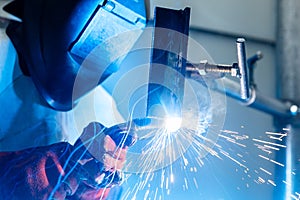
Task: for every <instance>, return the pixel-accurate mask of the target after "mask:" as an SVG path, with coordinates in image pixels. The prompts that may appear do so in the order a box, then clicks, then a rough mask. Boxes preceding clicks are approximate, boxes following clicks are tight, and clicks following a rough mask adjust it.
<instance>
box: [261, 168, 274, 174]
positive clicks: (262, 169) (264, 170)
mask: <svg viewBox="0 0 300 200" xmlns="http://www.w3.org/2000/svg"><path fill="white" fill-rule="evenodd" d="M259 169H260V170H261V171H263V172H265V173H267V174H269V175H270V176H271V175H272V173H271V172H269V171H268V170H266V169H264V168H262V167H260V168H259Z"/></svg>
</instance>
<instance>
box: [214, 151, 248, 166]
mask: <svg viewBox="0 0 300 200" xmlns="http://www.w3.org/2000/svg"><path fill="white" fill-rule="evenodd" d="M220 152H221V153H222V154H223V155H224V156H226V157H227V158H229V159H230V160H232V161H233V162H235V163H237V164H238V165H239V166H241V167H243V168H245V169H248V168H247V167H246V166H245V165H243V164H242V163H240V162H239V161H237V160H236V159H234V158H233V157H231V156H230V155H229V153H227V152H225V151H223V150H221V151H220Z"/></svg>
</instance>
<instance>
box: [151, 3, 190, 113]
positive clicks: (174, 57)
mask: <svg viewBox="0 0 300 200" xmlns="http://www.w3.org/2000/svg"><path fill="white" fill-rule="evenodd" d="M189 19H190V8H185V9H184V10H172V9H167V8H160V7H156V9H155V18H154V26H155V28H154V34H153V47H152V53H151V65H150V69H149V86H148V98H147V116H163V115H172V116H181V109H182V102H183V94H184V82H185V74H186V69H185V68H186V57H187V45H188V33H189V32H188V31H189Z"/></svg>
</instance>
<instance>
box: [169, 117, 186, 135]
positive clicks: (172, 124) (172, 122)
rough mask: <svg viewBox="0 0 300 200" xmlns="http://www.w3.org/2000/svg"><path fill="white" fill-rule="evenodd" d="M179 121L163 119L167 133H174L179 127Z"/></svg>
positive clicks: (179, 119) (178, 119) (175, 118)
mask: <svg viewBox="0 0 300 200" xmlns="http://www.w3.org/2000/svg"><path fill="white" fill-rule="evenodd" d="M181 121H182V119H181V118H180V117H167V118H166V119H165V128H166V129H167V131H168V132H169V133H172V132H176V131H177V130H178V129H180V127H181Z"/></svg>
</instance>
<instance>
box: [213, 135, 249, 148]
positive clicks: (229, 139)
mask: <svg viewBox="0 0 300 200" xmlns="http://www.w3.org/2000/svg"><path fill="white" fill-rule="evenodd" d="M219 136H220V137H222V138H225V139H226V140H227V141H229V142H231V143H234V144H236V145H239V146H241V147H246V145H244V144H241V143H238V142H236V140H235V139H233V138H230V137H227V136H224V135H221V134H219Z"/></svg>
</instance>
